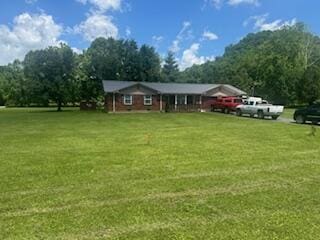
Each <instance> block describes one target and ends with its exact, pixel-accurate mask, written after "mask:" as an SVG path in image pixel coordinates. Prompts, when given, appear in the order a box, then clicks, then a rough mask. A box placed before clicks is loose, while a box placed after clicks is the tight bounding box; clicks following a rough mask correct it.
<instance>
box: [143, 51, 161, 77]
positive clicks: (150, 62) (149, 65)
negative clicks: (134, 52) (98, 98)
mask: <svg viewBox="0 0 320 240" xmlns="http://www.w3.org/2000/svg"><path fill="white" fill-rule="evenodd" d="M139 59H140V80H141V81H143V82H158V81H160V79H161V77H160V70H161V65H160V57H159V55H158V53H156V51H155V49H154V47H150V46H147V45H142V46H141V48H140V52H139Z"/></svg>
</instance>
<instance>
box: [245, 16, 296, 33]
mask: <svg viewBox="0 0 320 240" xmlns="http://www.w3.org/2000/svg"><path fill="white" fill-rule="evenodd" d="M268 16H269V14H263V15H260V16H253V17H250V18H249V19H248V20H246V21H245V22H244V23H243V25H244V26H247V25H248V24H249V23H250V22H252V21H253V22H254V26H253V27H254V29H257V30H259V31H276V30H279V29H282V28H283V27H285V26H293V25H294V24H296V23H297V19H296V18H293V19H292V20H288V21H283V20H282V19H277V20H274V21H272V22H267V19H268Z"/></svg>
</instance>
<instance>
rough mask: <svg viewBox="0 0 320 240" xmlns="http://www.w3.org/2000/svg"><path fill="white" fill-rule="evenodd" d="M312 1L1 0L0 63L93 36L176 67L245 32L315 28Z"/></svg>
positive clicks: (218, 51)
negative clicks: (146, 49) (142, 49)
mask: <svg viewBox="0 0 320 240" xmlns="http://www.w3.org/2000/svg"><path fill="white" fill-rule="evenodd" d="M319 9H320V1H318V0H188V1H186V0H161V1H156V0H55V1H53V0H10V1H7V0H3V1H1V3H0V51H1V52H2V53H1V54H0V65H3V64H7V63H8V62H11V61H12V60H13V59H15V58H19V59H23V57H24V55H25V53H26V52H27V51H29V50H33V49H38V48H44V47H46V46H48V45H56V44H58V43H59V42H61V41H63V42H67V43H68V44H69V45H70V46H71V47H73V48H74V50H75V51H81V50H82V49H85V48H87V47H88V46H89V45H90V42H91V41H92V40H93V39H94V38H95V37H96V36H105V37H108V36H112V37H115V38H133V39H135V40H136V41H137V42H138V43H139V45H141V44H143V43H147V44H149V45H153V46H155V47H156V49H157V51H158V52H159V53H160V54H161V55H162V56H164V55H165V54H166V52H167V51H168V50H169V49H170V50H173V51H174V52H175V54H176V57H177V60H178V61H179V63H180V67H181V69H184V68H186V67H189V66H191V65H192V64H200V63H203V62H205V61H207V60H212V59H214V58H215V57H216V56H219V55H222V54H223V52H224V48H225V47H226V46H227V45H229V44H232V43H236V42H238V41H239V40H240V39H241V38H242V37H244V36H245V35H246V34H248V33H250V32H257V31H262V30H276V29H279V28H281V27H282V26H284V25H291V24H294V23H295V22H296V21H303V22H305V23H306V24H307V25H308V26H309V28H310V30H311V31H312V32H314V33H315V34H319V33H320V17H319V15H318V13H317V12H318V10H319Z"/></svg>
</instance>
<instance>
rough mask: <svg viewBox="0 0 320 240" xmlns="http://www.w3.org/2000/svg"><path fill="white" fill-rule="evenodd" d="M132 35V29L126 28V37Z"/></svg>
mask: <svg viewBox="0 0 320 240" xmlns="http://www.w3.org/2000/svg"><path fill="white" fill-rule="evenodd" d="M130 36H131V29H130V28H129V27H127V28H126V37H130Z"/></svg>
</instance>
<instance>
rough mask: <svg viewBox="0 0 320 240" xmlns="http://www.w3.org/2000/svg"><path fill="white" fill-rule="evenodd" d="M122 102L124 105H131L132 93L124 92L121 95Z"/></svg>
mask: <svg viewBox="0 0 320 240" xmlns="http://www.w3.org/2000/svg"><path fill="white" fill-rule="evenodd" d="M126 97H129V99H126ZM127 100H129V101H128V102H126V101H127ZM123 104H124V105H126V106H131V105H132V104H133V97H132V95H129V94H125V95H123Z"/></svg>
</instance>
